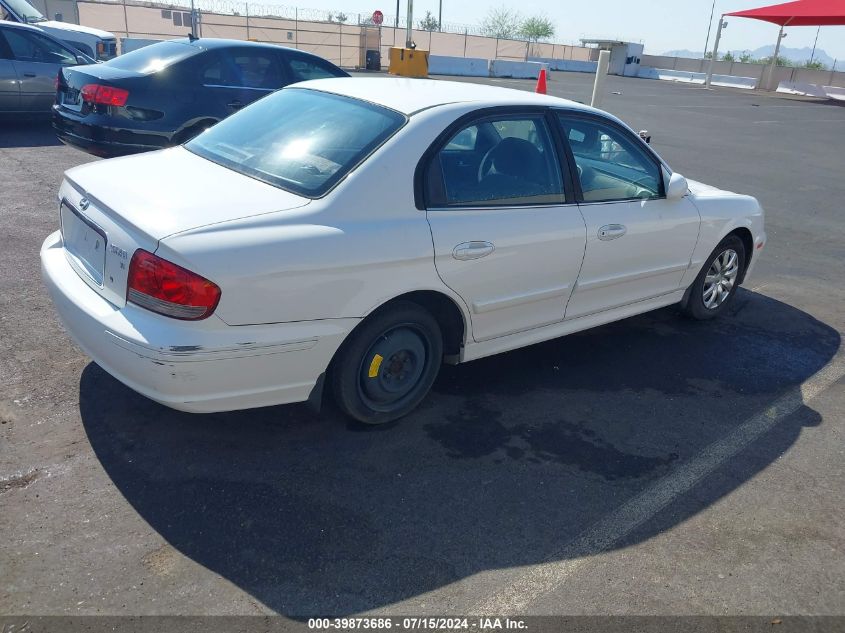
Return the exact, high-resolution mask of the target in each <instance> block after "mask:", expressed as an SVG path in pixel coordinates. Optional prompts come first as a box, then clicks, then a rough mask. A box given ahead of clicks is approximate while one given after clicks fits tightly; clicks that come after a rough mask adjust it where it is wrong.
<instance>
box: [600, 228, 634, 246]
mask: <svg viewBox="0 0 845 633" xmlns="http://www.w3.org/2000/svg"><path fill="white" fill-rule="evenodd" d="M627 232H628V228H627V227H626V226H625V225H623V224H605V225H604V226H603V227H601V228H600V229H599V239H600V240H604V241H605V242H607V241H610V240H615V239H616V238H619V237H622V236H623V235H625V233H627Z"/></svg>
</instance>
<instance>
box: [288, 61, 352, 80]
mask: <svg viewBox="0 0 845 633" xmlns="http://www.w3.org/2000/svg"><path fill="white" fill-rule="evenodd" d="M287 61H288V66H290V70H291V76H292V77H293V80H294V81H308V80H309V79H327V78H329V77H345V76H346V73H344V72H343V71H342V70H340V69H339V68H336V67H334V66H332V65H330V64H327V63H324V62H321V61H319V60H312V59H304V58H301V57H289V58H288V60H287Z"/></svg>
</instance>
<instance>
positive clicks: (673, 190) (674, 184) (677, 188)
mask: <svg viewBox="0 0 845 633" xmlns="http://www.w3.org/2000/svg"><path fill="white" fill-rule="evenodd" d="M688 191H689V183H687V179H686V178H684V177H683V176H681V174H679V173H674V174H672V176H671V177H670V178H669V182H668V183H667V184H666V199H667V200H680V199H681V198H683V197H684V196H685V195H687V192H688Z"/></svg>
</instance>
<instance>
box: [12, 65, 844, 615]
mask: <svg viewBox="0 0 845 633" xmlns="http://www.w3.org/2000/svg"><path fill="white" fill-rule="evenodd" d="M478 81H479V82H481V81H482V80H478ZM483 81H484V82H488V81H489V82H491V83H496V84H498V85H505V86H511V87H517V88H520V89H532V88H533V82H530V81H517V80H483ZM591 89H592V86H591V77H590V76H589V75H579V74H567V73H554V74H553V76H552V79H551V81H550V82H549V91H550V93H552V94H555V95H559V96H565V97H567V98H572V99H575V100H579V101H584V102H586V101H589V97H590V93H591ZM602 105H603V107H605V108H606V109H607V110H609V111H610V112H612V113H614V114H616V115H617V116H619V117H620V118H622V119H623V120H625V121H626V122H628V123H629V124H630V125H631V126H632V127H633V128H634V129H637V130H639V129H647V130H648V131H649V132H650V133H651V135H652V139H653V140H652V144H653V146H654V147H655V149H656V150H657V151H658V152H659V153H660V154H661V155H662V156H663V157H664V158H665V159H666V160H667V161H668V162H669V163H670V164H671V165H672V166H673V168H674V169H675V170H677V171H680V172H681V173H683V174H684V175H685V176H687V177H689V178H692V179H695V180H701V181H703V182H706V183H709V184H713V185H716V186H718V187H720V188H724V189H729V190H734V191H738V192H742V193H748V194H752V195H754V196H756V197H758V198H759V200H760V201H761V203H762V204H763V206H764V208H765V209H766V212H767V231H768V237H769V243H768V245H767V247H766V250H765V253H764V255H763V258H762V260H761V261H760V263H759V265H758V266H757V268H756V270H755V273H754V276H753V277H752V278H751V279H749V280H748V283H747V285H746V287H745V288H744V289H742V290H741V291H740V293H739V294H738V296H737V300H736V302H735V303H734V304H733V306H732V308H731V310H730V313H729V314H727V315H726V316H725V317H724V318H721V319H718V320H715V321H711V322H693V321H689V320H685V319H683V318H681V317H680V316H679V315H678V313H677V310H676V309H674V308H668V309H663V310H659V311H656V312H652V313H649V314H646V315H642V316H638V317H634V318H631V319H627V320H624V321H621V322H618V323H615V324H611V325H608V326H605V327H601V328H598V329H595V330H591V331H588V332H584V333H581V334H577V335H573V336H569V337H565V338H562V339H558V340H554V341H550V342H547V343H543V344H540V345H535V346H532V347H530V348H526V349H522V350H518V351H514V352H511V353H507V354H502V355H499V356H495V357H491V358H487V359H483V360H479V361H475V362H472V363H468V364H466V365H461V366H457V367H444V369H443V371H442V372H441V375H440V377H439V379H438V381H437V383H436V385H435V387H434V390H433V392H432V394H431V395H430V396H429V398H428V399H427V400H426V401H425V402H424V403H423V405H422V406H421V407H420V408H419V410H417V411H416V412H414V413H413V414H411V415H410V416H408V417H407V418H405V419H403V420H401V421H400V422H398V423H395V424H391V425H388V426H385V427H378V428H364V427H362V426H360V425H357V424H354V423H351V422H349V421H347V420H346V419H344V418H343V417H342V416H340V415H339V414H338V413H337V412H335V411H334V410H333V409H332V408H331V407H329V408H328V409H327V410H324V412H323V413H322V414H321V415H316V414H314V413H312V412H311V411H310V410H309V409H307V408H306V407H305V406H300V405H294V406H281V407H272V408H267V409H261V410H255V411H246V412H237V413H227V414H216V415H191V414H185V413H179V412H176V411H172V410H169V409H167V408H165V407H162V406H160V405H158V404H155V403H153V402H151V401H149V400H147V399H145V398H144V397H142V396H140V395H138V394H136V393H134V392H132V391H131V390H129V389H128V388H126V387H124V386H123V385H121V384H120V383H119V382H117V381H116V380H114V379H113V378H111V377H110V376H109V375H108V374H106V373H105V372H104V371H102V370H101V369H100V368H98V367H97V366H96V365H95V364H93V363H92V362H90V361H89V360H88V359H87V358H86V357H85V356H84V355H83V354H82V353H81V352H80V351H79V350H78V349H77V348H76V346H75V345H74V344H73V343H72V342H71V341H70V339H69V338H68V337H67V335H66V334H65V333H64V332H63V331H62V328H61V326H60V325H59V323H58V321H57V319H56V317H55V314H54V312H53V309H52V307H51V304H50V301H49V298H48V297H47V294H46V290H45V288H44V286H43V284H42V283H41V280H40V271H39V261H38V250H39V247H40V245H41V242H42V241H43V239H44V238H45V237H46V236H47V235H48V234H49V233H50V232H52V231H54V230H56V229H57V228H58V221H59V218H58V211H57V203H56V191H57V188H58V185H59V183H60V180H61V177H62V172H63V171H64V170H65V169H67V168H69V167H71V166H74V165H77V164H81V163H84V162H87V161H90V160H95V159H94V158H93V157H91V156H88V155H86V154H84V153H81V152H79V151H77V150H74V149H71V148H68V147H65V146H63V145H61V144H60V143H59V142H58V141H57V140H56V139H55V137H54V136H53V134H52V132H51V130H50V128H49V125H47V124H44V123H37V122H36V123H27V124H15V123H5V124H0V192H2V196H0V227H2V228H0V418H2V419H1V420H0V422H2V424H0V532H2V534H3V539H2V544H0V578H2V582H0V615H10V614H16V615H27V614H29V615H48V614H50V615H71V614H89V615H91V614H110V615H143V614H220V615H226V614H228V615H231V614H268V613H278V614H282V615H284V616H286V617H291V618H299V619H301V618H306V617H308V616H314V615H328V614H338V615H343V614H357V613H364V612H369V613H386V614H402V615H407V614H432V615H445V614H500V615H501V614H551V615H559V614H566V615H585V614H586V615H589V614H640V615H662V614H699V615H766V616H768V615H845V573H843V572H845V525H843V512H842V508H843V507H845V466H843V463H844V461H843V457H845V442H844V441H843V440H845V438H843V424H844V423H845V389H843V387H845V380H843V375H845V355H843V352H842V351H841V346H842V345H841V337H842V334H843V332H845V310H843V307H842V306H843V300H845V276H843V273H845V222H843V220H845V216H843V214H845V210H843V200H845V158H844V157H843V148H845V108H843V107H840V106H836V105H832V104H828V103H822V102H816V101H812V100H801V99H788V98H774V97H771V96H766V95H760V94H756V93H753V92H743V91H739V90H730V89H716V90H713V91H705V90H703V89H701V88H698V87H692V86H688V85H680V84H671V83H667V82H659V81H649V80H639V79H625V78H618V77H611V78H609V80H608V82H607V94H606V96H605V98H604V101H603V104H602ZM151 186H155V183H151ZM186 186H189V185H188V184H186Z"/></svg>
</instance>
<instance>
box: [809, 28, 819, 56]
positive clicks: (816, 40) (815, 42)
mask: <svg viewBox="0 0 845 633" xmlns="http://www.w3.org/2000/svg"><path fill="white" fill-rule="evenodd" d="M821 30H822V27H821V26H819V28H817V29H816V39H815V41H814V42H813V52H812V53H810V63H811V64H812V63H813V60H814V59H815V58H816V44H818V43H819V31H821Z"/></svg>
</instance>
